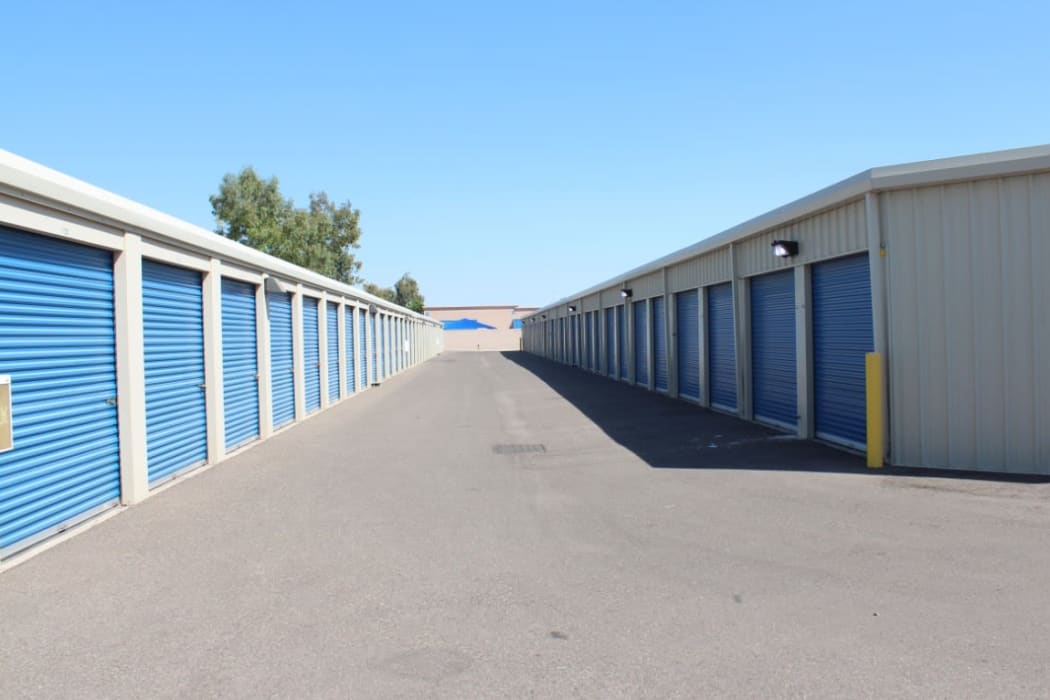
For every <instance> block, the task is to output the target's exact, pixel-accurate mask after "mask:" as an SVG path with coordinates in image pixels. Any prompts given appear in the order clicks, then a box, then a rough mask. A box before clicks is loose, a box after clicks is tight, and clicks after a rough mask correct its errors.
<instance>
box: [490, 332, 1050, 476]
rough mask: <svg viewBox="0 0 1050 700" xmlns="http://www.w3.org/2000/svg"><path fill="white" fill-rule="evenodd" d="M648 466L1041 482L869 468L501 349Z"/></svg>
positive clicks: (818, 446) (842, 454)
mask: <svg viewBox="0 0 1050 700" xmlns="http://www.w3.org/2000/svg"><path fill="white" fill-rule="evenodd" d="M502 354H503V356H504V357H506V358H507V359H508V360H510V361H512V362H514V363H516V364H518V365H520V366H521V367H523V368H524V369H526V370H528V371H529V372H531V373H532V374H534V375H535V376H536V377H538V378H539V379H540V380H542V381H543V382H545V383H546V384H547V385H548V386H550V387H551V388H552V389H554V390H555V391H556V392H558V393H559V394H560V395H561V396H562V397H563V398H565V399H566V400H567V401H569V402H570V403H571V404H573V406H575V407H576V408H577V409H579V410H580V411H581V412H582V413H583V414H584V415H586V416H587V417H588V418H589V419H590V420H591V421H593V422H594V423H595V424H596V425H597V426H598V427H599V428H601V429H602V430H603V431H604V432H605V433H606V434H607V435H608V436H609V437H611V438H612V439H613V440H615V441H616V442H617V443H619V444H620V445H622V446H624V447H626V448H627V449H629V450H630V451H631V452H633V453H635V454H636V455H638V457H640V458H641V459H642V460H644V461H645V462H646V464H648V465H649V466H650V467H653V468H655V469H748V470H776V471H806V472H825V473H843V474H869V475H870V474H879V475H887V476H912V477H941V478H956V479H971V480H983V481H1004V482H1022V483H1047V482H1050V478H1047V477H1043V476H1028V475H1017V474H995V473H987V474H986V473H980V472H969V471H960V470H948V469H928V468H913V467H885V468H883V469H880V470H877V471H875V470H871V469H868V468H867V467H866V466H865V463H864V459H863V458H862V457H860V456H858V455H855V454H852V453H849V452H846V451H843V450H839V449H836V448H833V447H830V446H828V445H825V444H823V443H820V442H817V441H815V440H800V439H798V438H796V437H794V436H792V435H786V434H784V433H782V432H780V431H777V430H774V429H772V428H766V427H764V426H762V425H758V424H757V423H752V422H749V421H745V420H741V419H739V418H736V417H734V416H730V415H727V414H724V413H720V412H718V411H712V410H708V409H705V408H701V407H700V406H696V405H694V404H691V403H688V402H686V401H680V400H677V399H671V398H669V397H667V396H664V395H662V394H659V393H657V392H652V391H648V390H646V389H642V388H639V387H635V386H632V385H630V384H627V383H626V382H620V381H616V380H613V379H609V378H607V377H603V376H601V375H598V374H593V373H591V372H588V371H585V370H581V369H577V368H573V367H569V366H566V365H563V364H561V363H558V362H554V361H552V360H547V359H545V358H542V357H538V356H536V355H531V354H529V353H525V352H503V353H502Z"/></svg>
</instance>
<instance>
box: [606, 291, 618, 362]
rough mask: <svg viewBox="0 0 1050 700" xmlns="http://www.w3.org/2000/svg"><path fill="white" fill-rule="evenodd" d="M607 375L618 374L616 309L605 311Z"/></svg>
mask: <svg viewBox="0 0 1050 700" xmlns="http://www.w3.org/2000/svg"><path fill="white" fill-rule="evenodd" d="M605 374H606V376H609V377H611V376H613V375H614V374H616V309H612V308H609V309H606V310H605Z"/></svg>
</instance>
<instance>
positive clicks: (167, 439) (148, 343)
mask: <svg viewBox="0 0 1050 700" xmlns="http://www.w3.org/2000/svg"><path fill="white" fill-rule="evenodd" d="M201 282H202V278H201V274H200V273H199V272H196V271H194V270H185V269H182V268H178V267H172V266H170V265H163V264H161V263H158V262H153V261H152V260H143V261H142V340H143V351H144V356H145V375H146V376H145V379H146V465H147V473H148V476H149V483H150V484H151V485H155V484H157V483H159V482H160V481H162V480H164V479H166V478H168V477H171V476H173V475H175V474H177V473H178V472H180V471H182V470H184V469H189V468H192V467H195V466H199V465H201V464H204V462H205V461H206V460H207V458H208V423H207V411H206V407H205V392H204V309H203V305H202V304H203V302H202V299H203V293H202V286H201Z"/></svg>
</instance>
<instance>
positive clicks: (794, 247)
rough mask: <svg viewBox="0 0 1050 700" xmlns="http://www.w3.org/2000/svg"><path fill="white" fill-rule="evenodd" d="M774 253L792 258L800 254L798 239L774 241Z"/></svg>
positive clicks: (781, 256)
mask: <svg viewBox="0 0 1050 700" xmlns="http://www.w3.org/2000/svg"><path fill="white" fill-rule="evenodd" d="M773 255H775V256H777V257H778V258H791V257H794V256H796V255H798V241H773Z"/></svg>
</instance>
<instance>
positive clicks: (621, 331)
mask: <svg viewBox="0 0 1050 700" xmlns="http://www.w3.org/2000/svg"><path fill="white" fill-rule="evenodd" d="M625 309H626V306H625V305H624V304H620V305H619V306H617V307H616V344H617V345H616V347H617V350H618V351H619V354H620V379H627V317H626V311H625Z"/></svg>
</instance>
